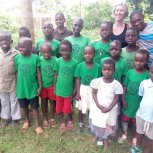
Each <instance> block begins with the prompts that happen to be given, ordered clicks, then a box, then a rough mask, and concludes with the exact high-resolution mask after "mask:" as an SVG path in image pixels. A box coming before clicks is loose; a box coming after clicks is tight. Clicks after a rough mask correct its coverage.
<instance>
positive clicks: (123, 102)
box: [122, 86, 128, 108]
mask: <svg viewBox="0 0 153 153" xmlns="http://www.w3.org/2000/svg"><path fill="white" fill-rule="evenodd" d="M126 90H127V88H126V86H124V88H123V95H122V104H123V108H127V107H128V105H127V103H126V101H125V93H126Z"/></svg>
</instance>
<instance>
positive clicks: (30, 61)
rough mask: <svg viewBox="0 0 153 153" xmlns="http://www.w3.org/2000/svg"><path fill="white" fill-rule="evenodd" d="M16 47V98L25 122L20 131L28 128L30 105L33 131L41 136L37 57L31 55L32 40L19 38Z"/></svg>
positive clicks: (39, 82)
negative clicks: (22, 111) (33, 123)
mask: <svg viewBox="0 0 153 153" xmlns="http://www.w3.org/2000/svg"><path fill="white" fill-rule="evenodd" d="M18 47H19V51H20V53H21V54H18V55H17V56H16V57H15V59H14V62H15V66H16V70H17V87H16V93H17V98H18V100H19V104H20V107H21V109H23V110H24V115H25V122H24V124H23V126H22V128H21V130H22V131H26V130H27V129H28V128H29V127H30V118H29V108H28V105H29V104H30V105H31V108H32V111H33V116H34V119H35V131H36V133H37V134H42V133H43V130H42V129H41V127H40V124H39V110H38V107H39V101H38V96H39V95H40V92H41V89H42V84H41V74H40V68H39V67H40V61H39V57H38V55H35V54H32V53H31V50H32V40H31V39H30V38H27V37H23V38H21V39H20V40H19V43H18Z"/></svg>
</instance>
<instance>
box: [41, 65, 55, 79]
mask: <svg viewBox="0 0 153 153" xmlns="http://www.w3.org/2000/svg"><path fill="white" fill-rule="evenodd" d="M43 71H44V74H45V75H49V76H50V75H51V74H52V73H53V67H51V66H49V65H47V66H45V67H43Z"/></svg>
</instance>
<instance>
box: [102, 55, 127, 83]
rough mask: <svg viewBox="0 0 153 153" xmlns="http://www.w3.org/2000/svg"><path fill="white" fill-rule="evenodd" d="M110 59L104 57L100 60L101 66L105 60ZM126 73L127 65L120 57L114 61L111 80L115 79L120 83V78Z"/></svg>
mask: <svg viewBox="0 0 153 153" xmlns="http://www.w3.org/2000/svg"><path fill="white" fill-rule="evenodd" d="M109 58H111V57H105V58H103V59H102V60H101V65H102V64H103V62H104V61H105V60H106V59H109ZM127 71H128V63H127V61H126V60H125V59H123V58H122V57H119V60H118V61H115V72H114V74H113V78H114V79H116V80H117V81H119V82H120V83H121V81H122V77H123V76H126V73H127Z"/></svg>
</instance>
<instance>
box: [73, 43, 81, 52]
mask: <svg viewBox="0 0 153 153" xmlns="http://www.w3.org/2000/svg"><path fill="white" fill-rule="evenodd" d="M79 50H80V46H79V45H78V44H74V45H73V47H72V53H73V54H77V53H78V52H79Z"/></svg>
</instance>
